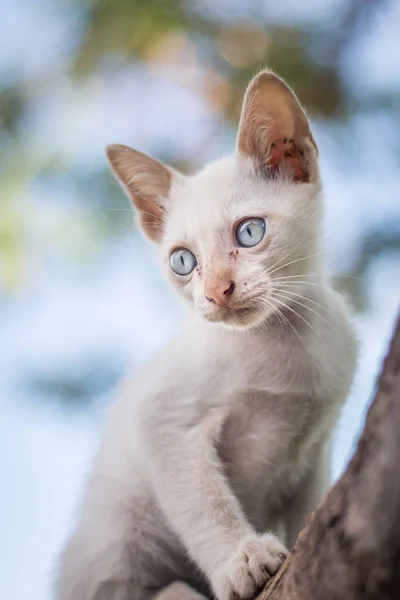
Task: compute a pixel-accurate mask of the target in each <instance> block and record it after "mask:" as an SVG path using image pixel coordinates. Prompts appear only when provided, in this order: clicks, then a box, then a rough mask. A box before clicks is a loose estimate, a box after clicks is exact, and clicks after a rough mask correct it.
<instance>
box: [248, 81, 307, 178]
mask: <svg viewBox="0 0 400 600" xmlns="http://www.w3.org/2000/svg"><path fill="white" fill-rule="evenodd" d="M237 149H238V152H239V154H241V155H243V156H248V157H250V158H252V159H253V160H254V161H255V163H256V165H257V167H260V168H261V170H262V172H263V174H264V175H266V176H273V177H276V176H279V175H280V174H281V175H283V176H285V177H286V178H290V179H291V180H293V181H301V182H309V181H313V180H315V179H316V177H317V155H318V150H317V145H316V143H315V141H314V138H313V136H312V133H311V131H310V127H309V124H308V120H307V117H306V115H305V112H304V110H303V109H302V107H301V106H300V103H299V101H298V100H297V98H296V96H295V94H294V93H293V92H292V90H291V89H290V88H289V87H288V86H287V85H286V83H284V81H282V79H280V78H279V77H278V76H277V75H275V74H274V73H272V71H268V70H266V71H263V72H261V73H259V75H257V76H256V77H254V79H253V80H252V81H251V83H250V85H249V86H248V88H247V91H246V94H245V97H244V101H243V108H242V114H241V118H240V124H239V133H238V140H237Z"/></svg>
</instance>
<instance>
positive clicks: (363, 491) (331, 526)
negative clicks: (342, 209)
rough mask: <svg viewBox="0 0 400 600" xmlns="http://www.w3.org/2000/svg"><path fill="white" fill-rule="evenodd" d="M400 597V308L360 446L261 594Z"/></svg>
mask: <svg viewBox="0 0 400 600" xmlns="http://www.w3.org/2000/svg"><path fill="white" fill-rule="evenodd" d="M389 599H390V600H400V316H399V318H398V321H397V326H396V330H395V333H394V336H393V339H392V342H391V346H390V350H389V353H388V355H387V358H386V360H385V363H384V367H383V370H382V373H381V376H380V378H379V382H378V386H377V390H376V394H375V398H374V400H373V402H372V404H371V406H370V408H369V411H368V414H367V417H366V422H365V426H364V430H363V432H362V434H361V437H360V439H359V442H358V446H357V449H356V452H355V454H354V456H353V458H352V459H351V461H350V463H349V465H348V467H347V469H346V471H345V473H344V474H343V476H342V477H341V479H340V480H339V481H338V482H337V483H336V485H335V486H334V487H333V488H331V490H330V491H329V492H328V493H327V495H326V497H325V499H324V501H323V502H322V504H321V505H320V507H319V508H318V509H317V510H316V511H315V512H314V513H313V514H312V515H311V517H310V518H309V519H308V522H307V524H306V526H305V528H304V529H303V531H302V532H301V533H300V535H299V537H298V539H297V541H296V544H295V546H294V549H293V551H292V553H291V554H290V556H289V558H288V559H287V560H286V562H285V563H284V565H282V567H281V569H280V571H279V572H278V573H277V575H276V577H275V578H274V579H273V580H272V581H271V582H269V584H268V585H267V587H266V588H265V589H264V591H263V592H261V594H260V595H259V596H258V598H257V600H389Z"/></svg>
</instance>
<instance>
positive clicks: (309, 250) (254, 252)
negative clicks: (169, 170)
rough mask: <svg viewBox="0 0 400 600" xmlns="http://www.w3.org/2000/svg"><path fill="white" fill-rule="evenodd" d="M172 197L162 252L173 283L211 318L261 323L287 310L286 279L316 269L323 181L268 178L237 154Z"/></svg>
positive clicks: (230, 322)
mask: <svg viewBox="0 0 400 600" xmlns="http://www.w3.org/2000/svg"><path fill="white" fill-rule="evenodd" d="M170 199H171V210H170V212H169V214H168V218H167V219H166V222H165V230H164V232H165V233H164V237H163V241H162V244H161V248H160V250H161V257H162V260H163V263H164V267H165V270H166V273H167V276H168V278H169V280H170V281H171V283H172V285H173V286H174V287H175V288H176V290H177V291H178V293H180V294H181V295H183V296H184V297H185V298H186V300H187V301H188V302H189V303H190V304H191V305H192V306H193V307H194V309H195V310H196V311H197V312H198V313H199V314H200V315H201V316H202V317H203V318H204V319H205V320H207V321H209V322H213V323H223V324H225V325H227V326H229V327H234V328H249V327H254V326H257V325H260V324H262V323H263V322H265V321H266V320H267V319H268V318H269V317H270V316H271V315H272V314H274V313H276V312H277V311H279V310H280V309H281V307H282V304H281V303H282V301H283V300H282V297H281V296H278V293H279V290H280V284H279V282H282V283H283V282H284V281H285V279H282V278H284V277H287V276H290V277H291V278H292V277H293V276H295V275H296V276H300V277H299V278H300V279H301V276H302V275H304V274H306V273H310V272H311V273H314V272H315V270H314V265H315V262H316V261H317V260H318V257H317V256H314V255H316V254H317V253H318V245H319V228H320V197H319V186H318V185H315V184H303V185H298V184H293V183H291V182H290V181H268V180H266V179H265V178H263V177H260V176H258V175H257V172H256V171H255V170H254V168H253V166H252V164H251V162H250V161H248V160H246V159H241V158H240V157H239V158H237V157H236V158H231V159H224V160H222V161H219V162H218V163H214V164H213V165H211V166H209V167H207V168H206V169H205V170H204V171H202V172H201V173H199V174H198V175H196V176H195V177H193V178H191V179H188V180H186V181H182V180H181V181H178V182H177V183H176V185H172V188H171V193H170ZM243 228H244V230H243ZM260 238H261V239H260ZM249 244H251V245H249ZM253 244H254V245H253ZM176 249H178V253H177V259H178V261H179V262H178V265H177V270H178V273H176V272H175V270H174V267H175V268H176V264H175V263H174V259H173V260H172V266H171V255H172V254H173V253H174V251H176ZM184 249H185V250H188V251H189V252H190V253H191V257H192V258H191V257H190V255H189V256H186V254H184V255H183V257H182V254H181V250H184ZM310 269H311V270H310ZM187 271H190V272H188V273H187ZM296 279H297V277H296Z"/></svg>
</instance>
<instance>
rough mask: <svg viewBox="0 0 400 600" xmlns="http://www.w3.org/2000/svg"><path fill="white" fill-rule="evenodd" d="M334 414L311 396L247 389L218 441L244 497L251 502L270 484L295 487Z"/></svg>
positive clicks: (277, 490)
mask: <svg viewBox="0 0 400 600" xmlns="http://www.w3.org/2000/svg"><path fill="white" fill-rule="evenodd" d="M335 416H336V415H335V413H334V411H333V410H332V411H330V410H327V408H326V406H325V407H323V406H322V405H321V403H320V402H319V401H318V400H317V399H312V398H309V397H308V398H307V397H304V396H303V397H301V396H293V395H287V396H275V395H269V394H267V393H261V392H249V393H247V394H245V395H244V396H243V397H242V398H241V399H240V401H239V402H238V403H237V405H236V406H235V409H234V410H232V412H231V414H229V416H228V418H227V420H226V422H225V425H224V428H223V433H222V436H221V444H220V456H221V458H222V460H223V462H224V464H225V468H226V472H227V474H228V476H229V477H230V479H231V481H232V485H233V486H234V487H235V489H236V491H237V493H238V494H239V496H241V497H242V500H243V499H244V500H245V502H249V501H250V503H251V502H252V501H253V500H254V499H255V498H254V497H255V496H257V498H260V497H263V496H265V494H267V493H270V492H271V490H273V491H274V494H276V495H277V496H279V495H285V494H286V493H287V490H288V489H289V488H293V487H296V485H298V482H299V481H300V480H301V479H302V477H303V475H304V473H305V471H306V469H307V467H308V464H309V460H310V457H311V456H312V449H313V448H314V447H315V445H316V444H317V443H319V442H320V441H321V440H322V439H323V438H324V437H325V436H326V433H327V432H328V431H329V429H330V428H331V426H332V424H333V422H334V420H335Z"/></svg>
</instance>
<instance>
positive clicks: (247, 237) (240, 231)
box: [236, 217, 266, 248]
mask: <svg viewBox="0 0 400 600" xmlns="http://www.w3.org/2000/svg"><path fill="white" fill-rule="evenodd" d="M265 229H266V223H265V221H264V219H260V218H257V217H253V218H252V219H245V220H244V221H242V222H241V223H239V225H238V226H237V228H236V240H237V243H238V244H239V246H243V247H244V248H251V247H252V246H257V244H259V243H260V242H261V240H262V239H263V237H264V235H265Z"/></svg>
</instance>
